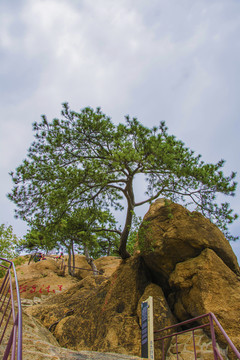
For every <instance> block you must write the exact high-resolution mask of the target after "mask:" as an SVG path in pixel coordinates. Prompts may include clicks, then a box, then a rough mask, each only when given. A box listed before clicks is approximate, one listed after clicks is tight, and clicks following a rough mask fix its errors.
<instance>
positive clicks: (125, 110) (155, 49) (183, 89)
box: [0, 0, 240, 260]
mask: <svg viewBox="0 0 240 360" xmlns="http://www.w3.org/2000/svg"><path fill="white" fill-rule="evenodd" d="M239 39H240V0H194V1H192V0H167V1H165V0H151V1H148V0H117V1H113V0H94V1H93V0H11V1H9V0H0V109H1V115H0V154H1V156H0V175H1V176H0V224H1V223H4V224H6V225H12V226H13V230H14V232H15V233H16V234H17V235H18V236H19V237H21V236H22V235H24V234H25V233H26V229H27V227H26V224H25V223H24V222H23V221H21V220H19V219H18V220H17V219H15V218H14V204H13V203H11V202H10V200H8V199H7V197H6V194H7V193H9V192H10V191H11V189H12V187H13V183H12V180H11V177H10V176H9V172H10V171H14V170H15V168H16V167H17V166H19V165H20V164H21V163H22V161H23V159H24V158H25V157H26V155H27V149H28V148H29V146H30V144H31V143H32V141H33V139H34V138H33V131H32V124H33V122H35V121H40V120H41V115H42V114H45V115H46V116H47V117H48V119H49V120H51V119H53V118H55V117H60V111H61V104H62V103H63V102H68V103H69V105H70V107H71V109H73V110H74V111H80V110H81V109H82V108H84V107H86V106H91V107H93V108H95V107H97V106H100V107H101V108H102V111H103V112H104V113H105V114H107V115H109V116H110V117H111V118H112V121H113V122H114V123H115V124H118V123H119V122H123V121H124V116H125V115H127V114H129V115H130V116H131V117H137V118H138V120H139V121H140V122H141V123H143V124H144V125H145V126H148V127H153V126H157V125H158V124H159V122H160V121H162V120H164V121H165V122H166V125H167V126H168V128H169V133H170V134H174V135H175V136H176V137H177V138H178V139H180V140H182V141H183V142H184V143H185V145H186V146H188V147H190V148H191V149H193V150H194V151H195V152H196V154H198V153H200V154H202V159H203V160H204V161H206V162H213V163H216V162H217V161H219V160H220V159H224V160H226V164H225V166H224V174H225V175H229V174H230V173H231V172H232V171H237V172H238V175H237V181H238V183H240V181H239V180H240V151H239V150H240V145H239V144H240V140H239V137H240V119H239V117H240V101H239V94H240V71H239V67H240V40H239ZM141 186H142V184H141V183H139V184H138V194H137V195H139V197H143V192H144V190H143V188H142V187H141ZM239 195H240V190H239V187H238V190H237V192H236V196H235V197H234V198H226V199H224V201H229V202H230V204H231V207H232V208H233V209H234V211H235V212H237V213H238V214H240V202H239ZM136 200H138V196H137V198H136ZM146 211H147V207H145V208H143V209H139V211H138V215H144V214H145V213H146ZM120 221H121V220H120ZM230 230H231V233H232V234H233V235H235V236H237V235H240V220H239V219H238V220H237V221H236V222H235V223H234V224H233V225H232V226H231V227H230ZM231 245H232V247H233V250H234V251H235V253H236V255H237V257H238V260H240V240H239V241H238V242H234V243H231Z"/></svg>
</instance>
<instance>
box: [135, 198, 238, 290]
mask: <svg viewBox="0 0 240 360" xmlns="http://www.w3.org/2000/svg"><path fill="white" fill-rule="evenodd" d="M138 246H139V248H140V251H141V254H142V255H143V257H144V260H145V263H146V264H147V266H148V268H149V269H151V271H152V273H153V275H154V277H155V279H156V281H157V282H160V284H161V285H162V286H163V287H165V286H167V281H168V277H169V275H170V274H171V272H172V271H173V270H174V268H175V266H176V264H177V263H179V262H182V261H185V260H187V259H191V258H194V257H196V256H198V255H199V254H200V253H201V252H202V250H204V249H205V248H209V249H212V250H213V251H214V252H215V253H216V254H217V255H218V256H219V257H220V258H221V259H222V260H223V262H224V263H225V264H226V265H227V266H228V267H229V268H230V269H231V270H232V271H233V272H235V273H236V274H239V266H238V263H237V258H236V256H235V254H234V252H233V251H232V248H231V246H230V244H229V242H228V241H227V240H226V239H225V237H224V235H223V234H222V232H221V231H220V230H219V229H218V227H217V226H216V225H214V224H212V223H211V222H210V221H209V220H208V219H206V218H205V217H204V216H203V215H201V214H200V213H198V212H190V211H189V210H187V209H186V208H184V207H183V206H181V205H178V204H175V203H170V202H166V201H165V200H164V199H158V200H157V201H156V202H155V203H154V204H152V205H151V207H150V209H149V211H148V212H147V214H146V215H145V216H144V219H143V222H142V224H141V227H140V230H139V234H138Z"/></svg>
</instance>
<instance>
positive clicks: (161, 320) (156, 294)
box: [137, 284, 176, 359]
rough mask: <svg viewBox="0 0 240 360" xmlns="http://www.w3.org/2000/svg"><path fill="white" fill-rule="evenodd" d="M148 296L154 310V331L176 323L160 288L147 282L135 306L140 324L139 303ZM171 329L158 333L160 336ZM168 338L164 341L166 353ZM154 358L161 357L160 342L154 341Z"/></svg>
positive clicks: (170, 331) (168, 332) (169, 332)
mask: <svg viewBox="0 0 240 360" xmlns="http://www.w3.org/2000/svg"><path fill="white" fill-rule="evenodd" d="M149 296H152V297H153V310H154V321H153V328H154V331H156V330H161V329H164V328H165V327H167V326H170V325H173V324H175V323H176V319H175V318H174V316H173V315H172V312H171V310H170V308H169V306H168V303H167V301H166V299H165V296H164V293H163V291H162V289H161V288H160V287H159V286H158V285H156V284H149V285H148V286H147V287H146V288H145V290H144V293H143V295H142V297H141V298H140V300H139V302H138V307H137V314H138V317H139V322H140V325H141V304H142V302H143V301H145V300H147V299H148V297H149ZM172 332H173V331H172V330H169V331H165V333H164V334H163V333H160V334H159V337H160V336H163V335H168V334H171V333H172ZM169 343H170V339H169V340H165V341H164V351H165V353H166V351H167V349H168V347H169ZM154 352H155V358H156V359H161V358H162V343H161V342H156V343H155V346H154Z"/></svg>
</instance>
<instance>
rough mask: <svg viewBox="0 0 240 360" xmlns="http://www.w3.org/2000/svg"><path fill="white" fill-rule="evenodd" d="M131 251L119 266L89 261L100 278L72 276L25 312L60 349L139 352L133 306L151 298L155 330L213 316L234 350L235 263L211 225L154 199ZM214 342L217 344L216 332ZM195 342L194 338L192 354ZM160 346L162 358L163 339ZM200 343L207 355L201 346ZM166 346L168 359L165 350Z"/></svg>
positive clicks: (238, 292)
mask: <svg viewBox="0 0 240 360" xmlns="http://www.w3.org/2000/svg"><path fill="white" fill-rule="evenodd" d="M138 246H139V248H140V250H141V251H140V253H139V252H138V254H135V256H134V257H132V258H130V259H127V260H125V261H122V260H119V259H116V258H112V259H111V258H110V257H108V258H101V259H98V260H96V261H95V264H96V266H97V268H98V270H103V275H98V276H93V275H89V274H91V272H88V271H86V272H85V273H82V274H80V278H81V276H82V277H84V278H83V279H82V280H81V281H79V280H77V279H76V278H74V281H75V282H74V285H72V287H70V288H68V289H67V290H65V291H64V292H62V293H59V294H58V295H56V296H54V297H51V298H49V299H48V300H46V301H45V302H43V303H42V304H40V305H37V306H34V307H32V308H28V309H27V311H28V313H29V314H32V315H34V316H36V317H37V318H38V319H39V320H40V321H41V322H42V323H43V324H44V325H45V326H46V327H47V328H49V327H50V329H51V332H52V333H53V335H54V336H55V337H56V339H57V340H58V341H59V343H60V345H61V346H65V347H67V348H69V349H73V350H76V351H80V350H91V351H102V352H109V351H111V352H117V353H122V354H132V355H140V353H141V349H140V348H141V303H142V301H144V300H145V299H146V298H148V297H149V296H153V299H154V327H155V329H162V328H164V327H166V326H170V325H172V324H173V323H176V322H179V321H183V320H186V319H190V318H193V317H196V316H198V315H203V314H205V313H209V312H213V313H214V314H215V315H216V316H217V318H218V320H219V321H220V323H221V324H222V325H223V327H224V329H225V331H226V332H227V334H228V335H229V336H230V338H231V339H232V340H233V342H234V343H235V344H236V345H237V346H238V345H239V346H240V340H239V339H238V338H237V336H238V334H239V332H240V325H239V321H238V319H239V316H240V310H239V301H240V281H239V266H238V263H237V260H236V256H235V255H234V253H233V251H232V249H231V246H230V245H229V243H228V241H227V240H226V239H225V238H224V236H223V234H222V233H221V231H220V230H219V229H218V228H217V227H216V226H215V225H213V224H211V223H210V221H209V220H207V219H205V218H204V217H203V216H202V215H201V214H199V213H196V212H192V213H191V212H190V211H188V210H186V209H185V208H183V207H182V206H180V205H177V204H173V203H172V204H170V205H165V202H164V201H163V200H158V201H156V202H155V203H154V204H153V205H152V206H151V207H150V209H149V211H148V213H147V214H146V216H145V217H144V222H143V224H142V225H141V229H140V231H139V236H138ZM79 261H82V262H81V263H80V262H78V263H77V264H76V265H77V266H80V267H81V266H84V267H85V266H87V265H86V264H85V263H84V262H85V261H86V260H85V257H83V256H80V257H79ZM40 266H42V265H40ZM51 266H55V265H51ZM50 270H51V269H50V268H49V273H51V271H52V272H53V273H54V271H55V270H53V269H52V270H51V271H50ZM83 271H85V270H83ZM87 275H88V276H87ZM51 276H52V275H51ZM166 297H167V300H166ZM170 309H171V310H170ZM175 319H176V320H175ZM204 331H205V330H204ZM164 335H166V334H164ZM184 338H185V337H184V336H183V337H182V339H184ZM217 338H218V341H219V344H220V345H221V346H222V345H223V344H222V340H223V339H222V337H221V335H220V333H219V332H217ZM199 339H200V338H199ZM199 339H198V340H199ZM201 341H203V340H202V335H201V339H200V340H199V344H198V346H199V349H198V350H199V351H200V352H202V351H203V348H202V344H200V342H201ZM164 344H165V353H166V352H167V347H168V341H166V342H165V343H164ZM200 345H201V346H200ZM158 346H161V344H158V343H156V347H155V352H156V358H160V357H161V349H160V348H158ZM181 346H182V352H189V351H192V345H191V346H190V347H185V345H184V344H181ZM204 346H205V345H204ZM206 346H207V350H209V352H210V349H208V347H209V344H207V345H206ZM190 348H191V349H190ZM223 348H224V349H225V347H224V345H223ZM171 349H172V350H171V351H172V352H171V354H174V351H175V350H174V348H173V347H172V345H171ZM205 350H206V349H205ZM205 350H204V351H205ZM171 356H172V355H171ZM201 356H202V355H201ZM207 356H208V355H207ZM185 357H186V359H187V358H191V354H190V355H189V353H188V354H185V355H184V356H183V357H182V358H184V359H185ZM203 358H204V359H205V358H206V359H209V358H211V355H209V357H205V355H204V357H203Z"/></svg>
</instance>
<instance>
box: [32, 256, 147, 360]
mask: <svg viewBox="0 0 240 360" xmlns="http://www.w3.org/2000/svg"><path fill="white" fill-rule="evenodd" d="M93 282H95V285H94V283H93ZM148 284H149V281H148V279H147V278H146V275H145V268H144V264H143V262H142V260H141V258H140V257H134V258H130V259H128V260H126V261H125V262H122V264H121V265H120V266H119V267H118V268H117V270H116V272H115V273H114V274H113V275H112V276H111V277H110V279H107V280H106V278H105V277H104V276H101V275H99V276H95V277H94V276H89V277H87V278H85V279H83V280H82V281H80V282H79V283H78V284H77V285H75V286H73V287H72V288H70V289H68V290H67V291H65V292H64V293H62V294H58V295H56V296H55V297H54V298H52V299H49V301H45V302H44V303H43V304H41V305H38V306H34V307H32V308H29V309H27V311H28V313H31V314H32V315H34V316H36V317H37V318H38V319H39V320H40V321H41V322H42V323H43V324H44V325H45V326H46V327H49V326H50V325H52V324H53V323H54V322H57V320H60V321H59V322H58V323H57V324H56V326H53V327H52V331H53V334H54V336H55V337H56V339H57V340H58V341H59V343H60V345H61V346H65V347H68V348H71V349H73V350H78V351H79V350H86V349H88V350H91V351H96V350H97V351H104V352H108V351H112V352H117V353H122V354H132V355H138V356H139V355H140V353H141V329H140V324H139V316H138V315H139V313H137V307H138V303H139V300H140V298H141V295H142V294H143V293H144V289H145V287H146V286H147V285H148ZM64 315H68V316H65V317H64Z"/></svg>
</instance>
